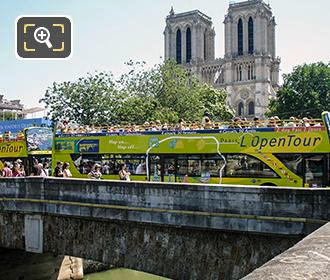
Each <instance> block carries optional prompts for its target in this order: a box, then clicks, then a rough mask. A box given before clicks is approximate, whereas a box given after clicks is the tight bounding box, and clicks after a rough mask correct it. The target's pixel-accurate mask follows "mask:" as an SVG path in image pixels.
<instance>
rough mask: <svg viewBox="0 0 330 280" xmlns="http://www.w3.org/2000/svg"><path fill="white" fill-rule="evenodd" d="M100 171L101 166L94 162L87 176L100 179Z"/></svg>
mask: <svg viewBox="0 0 330 280" xmlns="http://www.w3.org/2000/svg"><path fill="white" fill-rule="evenodd" d="M101 177H102V173H101V166H100V165H99V164H95V166H94V168H93V170H92V171H91V172H89V173H88V178H90V179H98V180H99V179H101Z"/></svg>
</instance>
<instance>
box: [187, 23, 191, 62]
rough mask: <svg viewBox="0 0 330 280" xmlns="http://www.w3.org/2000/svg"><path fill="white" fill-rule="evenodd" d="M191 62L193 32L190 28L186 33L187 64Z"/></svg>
mask: <svg viewBox="0 0 330 280" xmlns="http://www.w3.org/2000/svg"><path fill="white" fill-rule="evenodd" d="M190 60H191V30H190V28H189V27H188V28H187V31H186V62H187V63H189V62H190Z"/></svg>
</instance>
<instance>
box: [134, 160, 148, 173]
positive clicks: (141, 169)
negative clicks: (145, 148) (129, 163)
mask: <svg viewBox="0 0 330 280" xmlns="http://www.w3.org/2000/svg"><path fill="white" fill-rule="evenodd" d="M135 174H146V164H145V162H141V163H140V164H139V165H138V166H137V167H136V170H135Z"/></svg>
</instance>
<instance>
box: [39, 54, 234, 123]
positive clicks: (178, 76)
mask: <svg viewBox="0 0 330 280" xmlns="http://www.w3.org/2000/svg"><path fill="white" fill-rule="evenodd" d="M126 64H127V66H128V67H129V71H128V72H127V73H125V74H123V75H121V76H120V77H119V79H118V80H115V79H114V77H113V75H112V74H111V73H107V72H101V73H98V72H96V73H94V74H88V75H87V76H86V77H82V78H79V79H78V80H77V81H75V82H63V83H56V82H54V83H53V85H52V86H50V87H49V88H48V89H47V91H46V93H45V96H44V97H43V98H42V99H41V100H40V102H43V103H45V105H46V108H47V109H48V111H49V114H50V116H51V118H52V119H53V120H55V121H57V120H61V119H63V118H69V119H70V120H75V122H77V123H80V124H86V125H92V124H105V123H107V124H109V123H136V124H141V123H144V122H145V121H151V120H160V121H162V122H168V123H174V122H177V121H178V120H179V119H184V120H187V121H193V120H200V119H201V118H202V116H203V114H204V112H205V111H208V112H209V114H210V116H211V117H212V118H213V119H229V118H231V117H232V116H233V112H232V110H231V109H230V108H229V107H228V106H227V105H226V92H225V91H224V90H218V89H214V88H212V87H211V86H209V85H206V84H202V83H200V82H198V80H197V79H196V78H195V77H192V76H189V74H188V72H187V71H186V70H184V68H182V67H181V66H179V65H177V64H176V63H175V62H174V61H171V60H168V61H166V62H164V63H162V64H158V65H156V66H154V67H152V68H150V69H146V64H145V63H144V62H136V63H134V62H133V61H129V62H128V63H126Z"/></svg>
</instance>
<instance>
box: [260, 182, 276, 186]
mask: <svg viewBox="0 0 330 280" xmlns="http://www.w3.org/2000/svg"><path fill="white" fill-rule="evenodd" d="M260 186H265V187H276V185H275V184H274V183H263V184H261V185H260Z"/></svg>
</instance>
